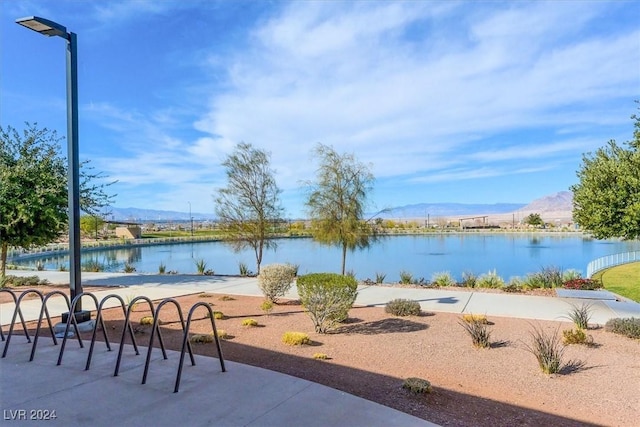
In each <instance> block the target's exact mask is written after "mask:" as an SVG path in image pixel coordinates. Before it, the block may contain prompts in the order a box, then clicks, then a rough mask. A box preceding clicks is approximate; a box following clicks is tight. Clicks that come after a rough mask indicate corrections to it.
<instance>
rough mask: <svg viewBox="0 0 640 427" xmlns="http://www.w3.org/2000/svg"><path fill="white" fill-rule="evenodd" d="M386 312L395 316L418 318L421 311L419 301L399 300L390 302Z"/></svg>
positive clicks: (385, 307)
mask: <svg viewBox="0 0 640 427" xmlns="http://www.w3.org/2000/svg"><path fill="white" fill-rule="evenodd" d="M384 311H385V312H387V313H389V314H393V315H394V316H418V315H419V314H420V311H421V309H420V303H419V302H418V301H412V300H408V299H402V298H398V299H394V300H391V301H389V302H388V303H387V304H386V305H385V306H384Z"/></svg>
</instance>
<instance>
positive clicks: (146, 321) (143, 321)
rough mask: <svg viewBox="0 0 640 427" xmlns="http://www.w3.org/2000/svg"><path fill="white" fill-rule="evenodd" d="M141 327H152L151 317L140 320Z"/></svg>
mask: <svg viewBox="0 0 640 427" xmlns="http://www.w3.org/2000/svg"><path fill="white" fill-rule="evenodd" d="M140 324H141V325H153V316H144V317H142V318H141V319H140Z"/></svg>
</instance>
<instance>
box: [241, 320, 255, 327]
mask: <svg viewBox="0 0 640 427" xmlns="http://www.w3.org/2000/svg"><path fill="white" fill-rule="evenodd" d="M242 326H248V327H252V326H258V321H257V320H255V319H244V320H243V321H242Z"/></svg>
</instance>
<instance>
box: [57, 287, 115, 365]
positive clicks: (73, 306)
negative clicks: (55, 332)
mask: <svg viewBox="0 0 640 427" xmlns="http://www.w3.org/2000/svg"><path fill="white" fill-rule="evenodd" d="M84 296H88V297H91V298H92V299H93V302H94V304H95V306H96V307H98V298H96V296H95V295H94V294H92V293H90V292H82V293H79V294H78V295H76V297H75V298H74V299H73V301H71V307H70V308H69V316H68V317H67V324H66V326H65V328H64V336H63V338H62V344H61V345H60V354H59V355H58V363H57V364H56V365H58V366H59V365H60V364H61V363H62V356H63V355H64V348H65V346H66V344H67V335H68V334H69V326H71V322H73V325H74V328H75V330H76V335H77V336H78V338H79V339H78V343H79V344H80V348H84V344H83V343H82V338H80V333H79V332H78V321H77V320H76V316H75V314H74V313H75V311H76V305H78V301H80V300H81V299H82V297H84ZM97 327H98V324H97V323H96V324H94V325H93V328H94V329H95V328H97ZM105 334H106V332H105Z"/></svg>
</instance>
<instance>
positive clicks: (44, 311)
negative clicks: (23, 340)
mask: <svg viewBox="0 0 640 427" xmlns="http://www.w3.org/2000/svg"><path fill="white" fill-rule="evenodd" d="M54 295H61V296H62V297H63V298H64V301H65V302H66V303H67V310H69V311H71V304H70V303H69V297H68V296H67V294H65V293H64V292H62V291H51V292H49V293H48V294H46V295H45V296H44V299H43V300H42V307H41V308H40V315H39V316H38V325H37V326H36V334H35V336H34V338H33V345H32V346H31V356H30V357H29V362H32V361H33V358H34V357H35V353H36V346H37V345H38V338H39V337H40V328H41V325H42V315H43V314H44V315H46V317H47V323H48V325H49V332H50V333H51V338H52V339H53V345H58V340H57V339H56V334H55V332H54V330H53V326H51V316H50V315H49V309H48V308H47V302H48V301H49V298H51V297H52V296H54ZM74 326H75V325H74ZM76 335H77V336H78V339H80V334H79V331H78V329H77V328H76Z"/></svg>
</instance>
